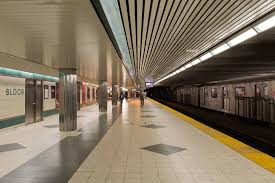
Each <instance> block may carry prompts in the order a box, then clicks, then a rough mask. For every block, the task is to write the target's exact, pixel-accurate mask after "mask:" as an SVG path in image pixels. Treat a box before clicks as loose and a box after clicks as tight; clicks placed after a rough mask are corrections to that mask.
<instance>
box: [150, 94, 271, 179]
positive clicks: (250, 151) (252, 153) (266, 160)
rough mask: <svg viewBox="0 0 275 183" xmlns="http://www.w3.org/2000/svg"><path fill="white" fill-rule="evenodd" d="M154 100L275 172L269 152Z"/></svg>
mask: <svg viewBox="0 0 275 183" xmlns="http://www.w3.org/2000/svg"><path fill="white" fill-rule="evenodd" d="M150 100H151V101H152V102H154V103H156V104H158V105H160V106H161V107H162V108H164V109H165V110H167V111H169V112H172V113H174V114H175V115H176V116H177V117H179V118H181V119H183V120H184V121H186V122H188V123H190V124H191V125H193V126H194V127H196V128H198V129H200V130H202V131H203V132H205V133H207V134H208V135H209V136H211V137H213V138H214V139H216V140H218V141H220V142H221V143H223V144H225V145H226V146H228V147H230V148H231V149H233V150H235V151H237V152H238V153H240V154H241V155H242V156H244V157H246V158H247V159H249V160H251V161H253V162H255V163H256V164H258V165H259V166H261V167H263V168H264V169H266V170H268V171H270V172H272V173H273V174H275V158H273V157H272V156H269V155H268V154H265V153H263V152H261V151H259V150H257V149H254V148H253V147H250V146H249V145H247V144H244V143H243V142H240V141H238V140H236V139H234V138H232V137H230V136H228V135H225V134H223V133H221V132H219V131H217V130H215V129H213V128H211V127H209V126H206V125H204V124H203V123H200V122H199V121H197V120H195V119H193V118H190V117H188V116H186V115H184V114H182V113H180V112H178V111H176V110H174V109H172V108H170V107H167V106H165V105H163V104H161V103H159V102H157V101H155V100H153V99H150Z"/></svg>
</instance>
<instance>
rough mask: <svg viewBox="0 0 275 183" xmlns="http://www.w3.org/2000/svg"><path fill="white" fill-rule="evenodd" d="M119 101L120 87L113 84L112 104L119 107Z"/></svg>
mask: <svg viewBox="0 0 275 183" xmlns="http://www.w3.org/2000/svg"><path fill="white" fill-rule="evenodd" d="M117 100H118V85H116V84H112V104H113V105H117Z"/></svg>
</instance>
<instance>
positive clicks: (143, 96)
mask: <svg viewBox="0 0 275 183" xmlns="http://www.w3.org/2000/svg"><path fill="white" fill-rule="evenodd" d="M139 98H140V103H141V105H144V98H145V94H144V92H143V91H141V92H140V96H139Z"/></svg>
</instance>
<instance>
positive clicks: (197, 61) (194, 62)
mask: <svg viewBox="0 0 275 183" xmlns="http://www.w3.org/2000/svg"><path fill="white" fill-rule="evenodd" d="M200 62H201V61H200V60H199V59H196V60H194V61H193V62H191V64H192V65H196V64H198V63H200Z"/></svg>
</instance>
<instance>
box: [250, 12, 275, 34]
mask: <svg viewBox="0 0 275 183" xmlns="http://www.w3.org/2000/svg"><path fill="white" fill-rule="evenodd" d="M274 26H275V16H273V17H271V18H269V19H267V20H265V21H264V22H262V23H260V24H258V25H256V26H255V27H254V28H255V29H256V30H257V31H258V32H263V31H265V30H267V29H270V28H271V27H274Z"/></svg>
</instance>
